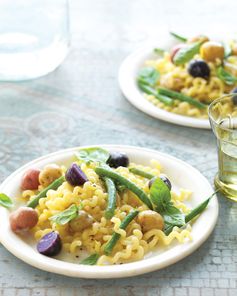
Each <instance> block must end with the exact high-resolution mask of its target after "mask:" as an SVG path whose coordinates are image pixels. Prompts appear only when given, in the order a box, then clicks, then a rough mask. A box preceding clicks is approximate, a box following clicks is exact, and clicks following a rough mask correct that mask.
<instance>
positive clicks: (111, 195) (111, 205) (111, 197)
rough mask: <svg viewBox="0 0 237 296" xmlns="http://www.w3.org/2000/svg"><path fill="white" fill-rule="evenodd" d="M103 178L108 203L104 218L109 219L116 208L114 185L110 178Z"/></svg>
mask: <svg viewBox="0 0 237 296" xmlns="http://www.w3.org/2000/svg"><path fill="white" fill-rule="evenodd" d="M103 180H104V182H105V185H106V188H107V192H108V203H107V208H106V210H105V218H106V219H111V218H112V217H113V216H114V211H115V208H116V187H115V184H114V181H113V180H111V179H110V178H107V177H104V178H103Z"/></svg>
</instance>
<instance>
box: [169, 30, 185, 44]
mask: <svg viewBox="0 0 237 296" xmlns="http://www.w3.org/2000/svg"><path fill="white" fill-rule="evenodd" d="M170 35H171V36H173V37H174V38H176V39H177V40H179V41H182V42H187V40H188V39H187V38H186V37H183V36H181V35H178V34H176V33H174V32H170Z"/></svg>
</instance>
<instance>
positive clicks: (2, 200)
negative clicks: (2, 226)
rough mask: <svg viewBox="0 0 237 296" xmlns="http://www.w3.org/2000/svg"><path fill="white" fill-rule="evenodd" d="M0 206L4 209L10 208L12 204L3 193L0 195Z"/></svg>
mask: <svg viewBox="0 0 237 296" xmlns="http://www.w3.org/2000/svg"><path fill="white" fill-rule="evenodd" d="M0 206H3V207H4V208H11V207H12V206H13V202H12V200H11V198H10V197H9V196H7V195H6V194H4V193H0Z"/></svg>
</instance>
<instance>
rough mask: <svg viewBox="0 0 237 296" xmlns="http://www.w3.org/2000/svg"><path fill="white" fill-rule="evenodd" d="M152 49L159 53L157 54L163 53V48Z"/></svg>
mask: <svg viewBox="0 0 237 296" xmlns="http://www.w3.org/2000/svg"><path fill="white" fill-rule="evenodd" d="M153 51H154V53H156V54H159V55H161V54H164V52H165V50H164V49H162V48H158V47H156V48H154V50H153Z"/></svg>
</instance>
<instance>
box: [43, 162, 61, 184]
mask: <svg viewBox="0 0 237 296" xmlns="http://www.w3.org/2000/svg"><path fill="white" fill-rule="evenodd" d="M61 176H62V170H61V168H60V167H59V166H58V165H57V164H50V165H47V166H45V168H44V169H43V170H42V171H41V172H40V174H39V182H40V184H41V185H42V186H43V187H47V186H49V185H50V184H51V183H53V181H55V180H56V179H58V178H60V177H61Z"/></svg>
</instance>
